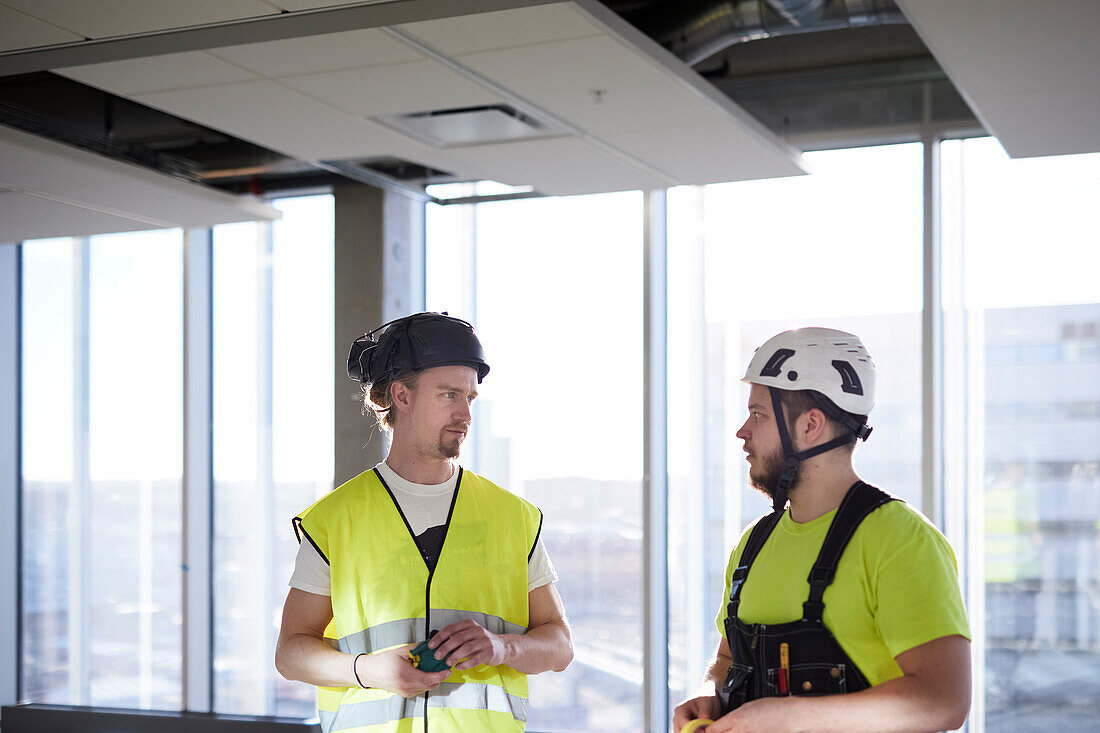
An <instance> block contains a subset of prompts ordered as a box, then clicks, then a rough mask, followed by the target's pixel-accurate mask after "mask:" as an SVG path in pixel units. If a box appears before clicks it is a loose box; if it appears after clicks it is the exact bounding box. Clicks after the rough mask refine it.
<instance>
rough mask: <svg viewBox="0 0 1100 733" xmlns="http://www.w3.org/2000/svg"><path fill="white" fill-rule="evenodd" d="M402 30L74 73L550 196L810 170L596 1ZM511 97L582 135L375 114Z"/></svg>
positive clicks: (279, 141) (293, 148)
mask: <svg viewBox="0 0 1100 733" xmlns="http://www.w3.org/2000/svg"><path fill="white" fill-rule="evenodd" d="M395 31H396V33H395V34H391V33H389V32H387V31H386V30H384V29H372V30H363V31H347V32H339V33H334V34H329V35H320V36H309V37H301V38H297V39H291V40H284V41H276V42H269V43H261V44H250V45H238V46H232V47H223V48H220V49H208V50H207V51H205V52H196V53H195V54H177V55H175V56H163V57H155V58H151V59H150V58H146V59H141V60H135V61H128V62H114V63H112V64H101V65H97V66H93V67H84V68H81V69H67V70H66V73H67V74H68V75H70V76H73V77H74V78H78V79H81V80H82V81H86V82H88V83H91V84H94V85H95V86H99V87H101V88H104V89H107V90H109V91H112V92H115V93H119V94H123V95H125V96H129V97H131V98H133V99H136V100H137V101H139V102H141V103H143V104H147V105H150V106H152V107H155V108H159V109H162V110H164V111H166V112H169V113H171V114H174V115H177V116H179V117H182V118H185V119H188V120H193V121H195V122H197V123H199V124H202V125H205V126H208V127H211V128H214V129H217V130H221V131H224V132H226V133H228V134H231V135H234V136H236V137H239V138H241V139H244V140H248V141H251V142H254V143H257V144H259V145H261V146H264V147H267V148H269V149H272V150H276V151H278V152H281V153H284V154H286V155H290V156H293V157H296V158H299V159H302V160H311V161H323V160H355V159H364V158H372V157H384V156H385V157H396V158H401V159H405V160H409V161H413V162H416V163H421V164H424V165H429V166H432V167H434V168H438V169H440V170H444V171H447V172H449V173H452V174H455V175H456V176H458V177H461V178H470V179H477V178H491V179H495V180H500V181H503V182H507V183H513V184H517V185H533V186H535V187H537V188H538V189H540V190H543V191H545V192H548V193H580V192H592V191H596V190H623V189H628V188H649V187H664V186H666V185H672V184H675V183H703V182H710V181H714V180H740V179H744V178H749V177H770V176H780V175H797V174H799V173H801V172H802V168H801V165H800V162H799V161H800V158H799V156H798V154H797V151H795V150H794V149H793V148H790V147H789V146H787V145H785V144H784V143H782V142H781V141H780V140H778V138H776V137H775V136H773V135H771V134H770V133H768V132H767V131H766V130H765V129H764V128H763V127H762V126H761V125H760V124H759V123H758V122H756V121H755V120H754V119H752V118H751V117H749V116H748V115H747V113H745V112H744V111H743V110H741V109H740V108H739V107H737V106H736V105H734V104H733V103H732V102H730V101H729V100H728V99H727V98H725V97H724V96H722V95H721V93H719V92H718V91H717V90H715V89H713V87H711V86H709V85H708V84H707V82H705V81H704V80H703V79H702V78H701V77H699V76H698V75H697V74H695V72H693V71H691V69H689V68H688V67H686V66H684V65H683V63H682V62H680V61H679V60H678V59H676V58H675V57H673V56H672V55H671V54H669V53H668V52H667V51H665V50H664V49H662V48H660V47H659V46H657V45H656V44H654V43H653V42H652V41H651V40H650V39H648V38H646V37H644V36H642V35H641V34H640V33H639V32H638V31H637V30H636V29H633V28H632V27H630V26H628V25H627V24H626V23H625V21H622V19H621V18H618V16H615V15H614V14H613V13H611V12H610V11H609V10H607V8H606V7H604V6H602V5H600V4H599V3H596V2H592V1H590V0H579V4H574V3H556V4H553V3H551V4H547V5H536V6H530V7H526V8H520V9H515V10H507V11H499V12H493V13H486V14H481V15H476V16H463V17H456V18H449V19H440V20H433V21H426V22H423V23H413V24H408V25H404V26H400V27H399V28H397V29H395ZM402 37H404V38H406V39H407V40H406V41H402V40H401V38H402ZM486 49H489V50H486ZM448 54H450V55H448ZM429 57H430V58H429ZM410 59H411V60H410ZM305 72H309V73H305ZM238 75H243V76H245V77H246V78H245V79H240V78H239V76H238ZM253 75H255V77H254V78H248V77H253ZM259 77H262V78H259ZM501 102H504V103H510V104H514V105H516V106H518V107H519V108H520V109H521V111H524V110H526V111H534V112H535V113H537V112H538V110H542V111H544V112H547V113H549V115H550V117H552V118H556V119H558V120H563V121H565V122H566V123H567V126H571V128H572V130H571V132H570V134H569V135H568V136H566V137H562V138H556V139H536V140H528V141H524V142H514V143H502V144H495V145H482V146H474V147H463V148H448V149H444V150H439V149H435V148H431V147H428V146H427V145H426V144H424V143H421V142H419V141H417V140H414V139H412V138H411V137H408V136H406V135H404V134H402V133H400V132H398V131H394V130H392V129H390V128H388V127H386V126H383V125H381V124H379V123H376V122H373V121H371V120H370V119H368V118H370V117H374V116H378V115H392V114H400V113H406V112H420V111H426V110H430V109H447V108H455V107H469V106H479V105H489V104H497V103H501ZM551 121H553V120H551ZM708 137H709V139H708ZM569 181H573V182H574V183H575V185H571V184H570V183H569Z"/></svg>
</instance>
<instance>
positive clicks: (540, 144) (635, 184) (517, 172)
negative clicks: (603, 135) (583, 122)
mask: <svg viewBox="0 0 1100 733" xmlns="http://www.w3.org/2000/svg"><path fill="white" fill-rule="evenodd" d="M450 152H451V154H452V155H454V157H456V158H459V159H461V160H470V161H472V162H476V163H477V164H478V165H480V166H481V167H482V169H484V170H486V171H487V172H488V174H489V177H490V178H491V179H492V180H494V181H500V182H501V183H507V184H511V185H514V186H522V185H532V186H534V187H535V189H536V190H537V191H540V192H542V193H547V194H555V195H557V194H575V193H594V192H598V191H627V190H633V189H655V188H664V187H665V186H667V185H669V184H668V182H667V181H665V180H662V179H661V178H658V177H656V176H654V175H652V174H650V173H648V172H646V171H644V170H642V169H640V168H638V167H636V166H634V165H631V164H630V163H628V162H626V161H624V160H621V159H619V158H617V157H615V156H613V155H609V154H608V153H606V152H604V151H603V150H601V149H599V148H598V147H596V146H594V145H591V144H589V143H586V142H584V141H582V140H579V139H577V138H572V137H567V138H556V139H552V140H532V141H526V142H515V143H502V144H498V145H481V146H476V147H469V148H459V149H456V150H452V151H450Z"/></svg>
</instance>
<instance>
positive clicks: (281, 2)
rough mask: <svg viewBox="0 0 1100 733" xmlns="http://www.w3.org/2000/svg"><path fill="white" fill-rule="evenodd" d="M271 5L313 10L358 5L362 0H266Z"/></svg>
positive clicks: (290, 8)
mask: <svg viewBox="0 0 1100 733" xmlns="http://www.w3.org/2000/svg"><path fill="white" fill-rule="evenodd" d="M267 2H268V3H269V4H271V5H274V6H275V7H277V8H282V9H283V10H290V11H295V10H315V9H318V8H328V7H333V6H339V5H359V4H361V3H362V2H363V0H267Z"/></svg>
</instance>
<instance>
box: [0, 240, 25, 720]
mask: <svg viewBox="0 0 1100 733" xmlns="http://www.w3.org/2000/svg"><path fill="white" fill-rule="evenodd" d="M21 256H22V245H16V244H5V245H0V506H3V507H7V510H6V511H4V512H0V588H5V589H8V591H9V592H5V593H0V649H9V650H12V653H10V654H4V655H3V656H2V657H0V659H2V661H0V704H2V705H11V704H13V703H14V702H15V701H16V700H18V699H19V693H20V691H19V667H20V654H19V651H20V649H21V644H20V641H21V639H20V638H19V617H20V612H21V610H22V609H21V608H20V606H21V600H20V599H21V598H22V595H23V594H22V593H21V592H20V591H21V574H20V572H19V563H20V557H21V552H20V551H21V549H22V548H21V531H20V528H21V525H22V522H21V521H20V520H21V519H22V510H21V508H20V490H19V484H20V472H21V468H20V398H19V395H20V362H21V361H22V358H23V355H22V353H21V352H22V349H21V346H22V344H21V340H22V338H21V331H22V313H21V310H22V302H21V301H22V288H21V279H22V278H21V272H20V271H21V269H22V265H21V258H22V257H21ZM12 591H14V592H12Z"/></svg>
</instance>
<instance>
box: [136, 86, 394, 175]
mask: <svg viewBox="0 0 1100 733" xmlns="http://www.w3.org/2000/svg"><path fill="white" fill-rule="evenodd" d="M136 99H137V100H138V101H139V102H141V103H143V104H148V105H150V106H152V107H156V108H158V109H162V110H165V111H167V112H170V113H172V114H174V115H178V116H180V117H184V118H186V119H189V120H194V121H195V122H198V123H200V124H203V125H206V126H209V127H213V128H214V129H217V130H222V131H224V132H227V133H229V134H231V135H234V136H236V137H239V138H241V139H244V140H249V141H252V142H254V143H257V144H258V145H263V146H264V147H268V148H271V149H273V150H277V151H279V152H282V153H285V154H287V155H291V156H294V157H297V158H302V159H305V160H319V159H332V158H350V157H366V156H380V155H387V154H393V155H398V156H400V152H399V151H400V149H401V148H402V147H404V146H405V145H406V144H407V143H406V142H405V141H404V139H403V138H401V137H400V136H398V135H396V134H395V133H391V132H389V131H388V130H386V129H385V128H383V127H381V126H380V125H377V124H374V123H371V122H368V121H367V120H363V119H359V118H357V117H355V116H353V115H350V114H347V113H345V112H341V111H340V110H337V109H333V108H332V107H330V106H328V105H326V104H323V103H321V102H318V101H316V100H313V99H310V98H309V97H306V96H303V95H302V94H299V93H298V92H296V91H294V90H291V89H287V88H286V87H283V86H280V85H279V84H276V83H274V82H271V81H266V80H265V81H256V82H247V83H244V84H228V85H222V86H216V87H202V88H196V89H184V90H179V91H173V92H158V93H155V94H141V95H137V97H136Z"/></svg>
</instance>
